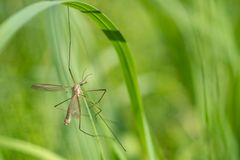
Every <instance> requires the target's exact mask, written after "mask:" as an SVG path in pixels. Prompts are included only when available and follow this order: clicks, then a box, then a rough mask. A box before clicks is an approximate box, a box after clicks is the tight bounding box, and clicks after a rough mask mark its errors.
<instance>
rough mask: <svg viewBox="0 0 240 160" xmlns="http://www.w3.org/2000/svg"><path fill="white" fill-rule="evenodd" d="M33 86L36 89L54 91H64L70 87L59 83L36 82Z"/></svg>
mask: <svg viewBox="0 0 240 160" xmlns="http://www.w3.org/2000/svg"><path fill="white" fill-rule="evenodd" d="M32 88H33V89H36V90H42V91H51V92H54V91H63V90H65V89H67V88H69V86H64V85H57V84H34V85H32Z"/></svg>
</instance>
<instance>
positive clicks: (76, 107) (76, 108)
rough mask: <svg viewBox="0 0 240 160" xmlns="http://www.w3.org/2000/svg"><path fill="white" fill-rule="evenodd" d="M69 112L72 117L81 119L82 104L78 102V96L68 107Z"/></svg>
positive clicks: (73, 98) (74, 97)
mask: <svg viewBox="0 0 240 160" xmlns="http://www.w3.org/2000/svg"><path fill="white" fill-rule="evenodd" d="M68 112H69V113H70V114H71V116H72V117H74V118H77V119H79V118H80V103H79V101H78V96H76V95H74V96H73V97H72V100H71V102H70V104H69V106H68Z"/></svg>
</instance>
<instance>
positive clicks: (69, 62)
mask: <svg viewBox="0 0 240 160" xmlns="http://www.w3.org/2000/svg"><path fill="white" fill-rule="evenodd" d="M67 13H68V14H67V15H68V33H69V45H68V56H69V57H68V71H69V73H70V76H71V78H72V81H73V82H74V83H76V82H75V79H74V77H73V74H72V70H71V66H70V65H71V46H72V34H71V23H70V16H69V15H70V12H69V7H67Z"/></svg>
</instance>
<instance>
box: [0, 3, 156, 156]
mask: <svg viewBox="0 0 240 160" xmlns="http://www.w3.org/2000/svg"><path fill="white" fill-rule="evenodd" d="M58 4H64V5H67V6H70V7H73V8H76V9H78V10H79V11H81V12H82V13H84V14H86V15H88V16H89V17H90V18H91V19H92V20H93V21H94V22H96V23H97V25H98V26H99V27H100V28H101V30H102V31H103V32H104V34H105V35H106V36H107V38H108V39H109V40H110V41H111V42H112V43H113V45H114V47H115V49H116V51H117V53H118V57H119V59H120V63H121V67H122V70H123V74H124V77H125V80H126V84H127V88H128V93H129V96H130V99H131V102H132V104H133V105H132V106H133V110H134V113H135V116H136V118H135V119H136V122H137V128H138V132H139V135H140V138H141V140H142V143H143V144H142V146H144V149H145V150H146V152H147V153H148V157H149V159H152V160H154V159H156V153H155V150H154V145H153V143H152V137H151V133H150V129H149V125H148V122H147V119H146V117H145V113H144V109H143V105H142V100H141V95H140V91H139V87H138V82H137V76H136V75H137V74H136V71H135V66H134V62H133V58H132V55H131V52H130V51H129V49H128V46H127V43H126V41H125V39H124V37H123V36H122V34H121V33H120V32H119V30H118V29H117V28H116V27H115V25H114V24H113V23H112V22H111V21H110V20H109V19H108V18H107V17H106V16H105V15H104V14H102V13H101V12H100V11H99V10H98V9H96V8H94V7H92V6H90V5H88V4H86V3H82V2H78V1H44V2H38V3H35V4H33V5H31V6H28V7H26V8H25V9H23V10H21V11H20V12H18V13H16V14H15V15H14V16H12V17H10V18H9V19H8V20H6V21H5V22H4V23H3V24H2V25H1V26H0V37H1V39H0V53H1V51H2V49H3V48H4V47H5V46H6V44H7V43H8V42H9V40H10V39H11V38H12V37H13V35H14V34H15V33H16V32H17V30H19V29H20V28H21V27H22V26H23V25H24V24H25V23H27V22H28V21H29V20H30V19H31V18H33V17H34V16H35V15H37V14H38V13H40V12H41V11H43V10H45V9H47V8H50V7H53V6H55V5H58Z"/></svg>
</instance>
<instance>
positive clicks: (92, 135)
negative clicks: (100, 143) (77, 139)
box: [77, 98, 101, 137]
mask: <svg viewBox="0 0 240 160" xmlns="http://www.w3.org/2000/svg"><path fill="white" fill-rule="evenodd" d="M77 100H78V101H77V102H78V109H79V113H80V117H79V126H78V128H79V130H80V131H81V132H83V133H85V134H87V135H88V136H91V137H97V136H101V135H94V134H91V133H88V132H86V131H84V130H82V128H81V108H80V102H79V98H78V99H77Z"/></svg>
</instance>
